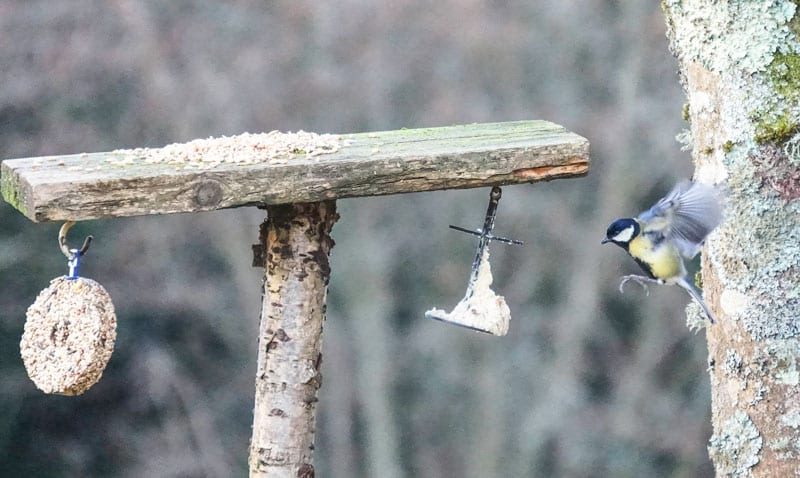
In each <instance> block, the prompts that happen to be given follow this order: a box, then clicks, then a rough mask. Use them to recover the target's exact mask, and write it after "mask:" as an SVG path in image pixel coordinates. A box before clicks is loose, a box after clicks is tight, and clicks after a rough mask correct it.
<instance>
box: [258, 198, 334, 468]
mask: <svg viewBox="0 0 800 478" xmlns="http://www.w3.org/2000/svg"><path fill="white" fill-rule="evenodd" d="M267 215H268V217H267V220H266V221H264V223H263V224H262V225H261V234H260V241H259V242H260V247H257V248H256V249H259V250H260V251H263V253H262V254H260V256H261V259H262V261H263V265H264V269H265V276H264V295H263V305H262V312H261V325H260V328H259V334H258V365H257V371H256V386H255V407H254V410H253V437H252V440H251V443H250V460H249V465H250V476H251V477H265V476H269V477H292V478H297V477H303V478H310V477H313V476H314V464H313V460H312V458H313V450H314V429H315V411H316V402H317V391H318V390H319V387H320V384H321V380H322V376H321V374H320V365H321V362H322V353H321V345H322V323H323V321H324V319H325V298H326V293H327V286H328V280H329V278H330V265H329V262H328V259H329V255H330V251H331V248H332V247H333V240H332V239H331V237H330V232H331V229H332V227H333V224H334V223H335V222H336V220H337V219H338V215H337V214H336V203H335V202H334V201H326V202H321V203H304V204H291V205H282V206H271V207H268V208H267Z"/></svg>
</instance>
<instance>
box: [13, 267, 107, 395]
mask: <svg viewBox="0 0 800 478" xmlns="http://www.w3.org/2000/svg"><path fill="white" fill-rule="evenodd" d="M116 338H117V317H116V315H115V313H114V304H112V303H111V297H109V295H108V292H106V290H105V289H104V288H103V286H101V285H100V284H98V283H97V282H95V281H93V280H91V279H86V278H83V277H78V278H75V279H68V278H67V277H58V278H56V279H53V280H52V281H51V282H50V286H49V287H47V288H46V289H45V290H43V291H42V292H40V293H39V296H38V297H37V298H36V301H35V302H34V303H33V305H31V306H30V307H29V308H28V312H27V319H26V321H25V331H24V333H23V334H22V340H21V342H20V347H19V348H20V353H21V355H22V361H23V363H24V364H25V369H26V370H27V372H28V376H29V377H30V378H31V380H33V383H34V384H36V386H37V387H38V388H39V389H40V390H41V391H43V392H45V393H56V394H61V395H80V394H81V393H83V392H85V391H86V390H88V389H89V388H90V387H91V386H92V385H94V384H95V383H97V381H98V380H100V377H101V376H102V375H103V370H104V369H105V367H106V364H107V363H108V360H109V359H110V358H111V353H112V352H113V351H114V342H115V340H116Z"/></svg>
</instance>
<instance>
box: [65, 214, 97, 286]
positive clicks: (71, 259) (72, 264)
mask: <svg viewBox="0 0 800 478" xmlns="http://www.w3.org/2000/svg"><path fill="white" fill-rule="evenodd" d="M74 225H75V221H67V222H65V223H64V225H63V226H61V229H59V231H58V246H59V247H60V248H61V252H63V253H64V255H65V256H66V257H67V266H69V274H68V275H67V279H77V278H78V268H79V267H80V265H81V256H83V255H84V254H86V251H87V250H89V245H90V244H91V243H92V239H93V238H92V236H86V239H84V240H83V245H82V246H81V248H80V249H70V248H69V246H68V245H67V232H69V229H70V228H71V227H72V226H74Z"/></svg>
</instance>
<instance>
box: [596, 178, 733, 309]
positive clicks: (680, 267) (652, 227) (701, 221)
mask: <svg viewBox="0 0 800 478" xmlns="http://www.w3.org/2000/svg"><path fill="white" fill-rule="evenodd" d="M720 222H722V198H721V196H720V194H719V192H718V191H717V190H716V189H714V188H713V187H711V186H708V185H705V184H702V183H698V182H691V181H685V182H682V183H679V184H678V185H677V186H675V188H674V189H673V190H672V191H671V192H670V193H669V194H667V195H666V196H665V197H663V198H662V199H661V200H659V201H658V202H657V203H656V204H655V205H654V206H653V207H651V208H650V209H648V210H647V211H644V212H643V213H641V214H639V216H637V217H635V218H632V217H631V218H623V219H617V220H616V221H614V222H613V223H611V225H610V226H608V230H607V231H606V237H605V239H603V241H602V243H603V244H605V243H608V242H611V243H614V244H616V245H618V246H620V247H621V248H623V249H625V250H626V251H627V252H628V254H630V256H631V257H633V259H634V260H635V261H636V262H637V263H638V264H639V266H641V268H642V269H643V270H644V271H645V272H646V273H647V276H641V275H628V276H625V277H623V278H622V282H620V285H619V288H620V291H622V288H623V286H624V285H625V283H626V282H628V281H629V280H634V281H636V282H638V283H639V284H641V285H642V286H644V287H645V288H646V286H645V284H644V282H655V283H658V284H668V285H677V286H680V287H682V288H683V289H685V290H686V291H687V292H688V293H689V294H690V295H691V296H692V297H693V298H694V299H695V300H696V301H697V303H698V304H700V306H701V307H702V308H703V311H704V312H705V315H706V318H708V320H709V322H711V323H712V324H713V323H714V317H713V316H712V315H711V311H709V310H708V306H707V305H706V304H705V302H703V298H702V297H701V295H700V293H699V292H698V291H697V289H695V288H694V286H692V284H691V283H689V281H687V280H686V267H685V266H684V264H683V258H684V257H685V258H688V259H691V258H692V257H694V256H695V255H697V253H698V252H699V251H700V247H701V246H702V245H703V241H704V240H705V238H706V236H708V235H709V233H711V231H713V230H714V228H716V227H717V226H718V225H719V223H720Z"/></svg>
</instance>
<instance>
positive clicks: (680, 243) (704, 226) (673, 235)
mask: <svg viewBox="0 0 800 478" xmlns="http://www.w3.org/2000/svg"><path fill="white" fill-rule="evenodd" d="M637 219H638V220H639V222H640V223H641V224H642V228H643V232H644V233H650V234H660V235H663V236H664V238H666V239H669V240H672V241H673V242H674V243H675V245H676V246H677V247H678V250H679V251H680V253H681V255H683V256H684V257H689V258H691V257H694V256H695V255H696V254H697V252H698V251H699V250H700V246H702V244H703V240H705V238H706V236H708V234H709V233H710V232H711V231H712V230H714V228H715V227H717V226H718V225H719V223H720V222H722V198H721V196H720V194H719V192H718V191H717V190H716V189H714V188H713V187H711V186H708V185H706V184H702V183H698V182H691V181H685V182H682V183H679V184H678V185H677V186H675V188H674V189H673V190H672V191H670V193H669V194H667V195H666V196H665V197H663V198H662V199H661V200H660V201H658V202H657V203H656V204H655V205H654V206H653V207H651V208H650V209H649V210H647V211H645V212H643V213H641V214H640V215H639V217H638V218H637Z"/></svg>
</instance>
